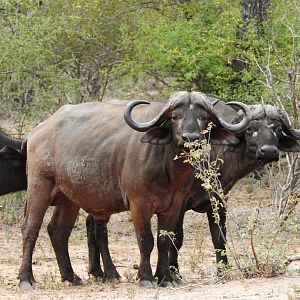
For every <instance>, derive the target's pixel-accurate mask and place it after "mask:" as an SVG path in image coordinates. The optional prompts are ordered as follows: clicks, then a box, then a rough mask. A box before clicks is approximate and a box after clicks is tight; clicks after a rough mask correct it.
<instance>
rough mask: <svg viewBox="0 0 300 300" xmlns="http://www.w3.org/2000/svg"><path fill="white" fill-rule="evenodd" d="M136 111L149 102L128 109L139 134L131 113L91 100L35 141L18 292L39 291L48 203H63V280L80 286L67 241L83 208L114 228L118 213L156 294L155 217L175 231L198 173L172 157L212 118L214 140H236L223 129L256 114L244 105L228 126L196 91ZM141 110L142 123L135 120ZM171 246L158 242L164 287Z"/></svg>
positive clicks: (59, 236)
mask: <svg viewBox="0 0 300 300" xmlns="http://www.w3.org/2000/svg"><path fill="white" fill-rule="evenodd" d="M139 104H149V103H148V102H145V101H134V102H132V103H129V105H128V106H127V108H126V110H125V112H124V117H125V120H126V122H127V124H128V125H129V126H131V127H132V128H133V129H134V130H132V129H131V128H129V127H128V126H126V123H125V120H124V117H123V111H124V107H122V106H120V105H112V104H106V103H85V104H78V105H66V106H64V107H62V108H60V109H59V110H58V111H57V112H56V113H55V114H54V115H53V116H51V117H50V118H48V119H47V120H46V121H45V122H43V123H42V124H40V125H39V126H37V127H36V128H35V129H34V130H33V131H32V132H31V133H30V134H29V136H28V139H27V149H28V150H27V174H28V189H27V192H28V200H27V206H26V211H25V220H24V224H23V226H22V235H23V258H22V264H21V267H20V271H19V279H20V286H21V287H24V288H26V287H28V288H31V287H34V285H35V279H34V277H33V272H32V254H33V249H34V247H35V242H36V239H37V236H38V233H39V230H40V227H41V224H42V221H43V217H44V214H45V212H46V210H47V208H48V207H49V205H56V208H55V210H54V213H53V216H52V219H51V221H50V223H49V225H48V232H49V235H50V239H51V242H52V245H53V248H54V251H55V254H56V258H57V262H58V266H59V269H60V272H61V276H62V279H63V280H68V281H70V282H72V283H74V284H80V283H82V281H81V279H80V278H79V277H78V276H77V275H76V274H75V273H74V271H73V269H72V266H71V262H70V258H69V254H68V238H69V235H70V233H71V230H72V228H73V225H74V222H75V219H76V216H77V214H78V211H79V208H83V209H84V210H86V211H87V212H89V213H90V214H91V215H92V216H93V218H94V220H96V222H97V221H108V220H109V218H110V216H111V214H113V213H117V212H121V211H124V210H129V209H130V211H131V214H132V220H133V223H134V227H135V232H136V236H137V240H138V245H139V249H140V267H139V271H138V277H139V279H140V283H141V285H142V286H145V287H154V286H155V284H156V283H155V281H154V277H153V275H152V270H151V265H150V254H151V251H152V249H153V235H152V232H151V227H150V219H151V217H152V215H153V214H157V216H158V229H159V230H164V231H174V229H175V225H176V223H177V219H178V215H179V213H180V209H181V205H182V202H183V200H184V199H186V198H187V196H188V193H189V191H190V185H191V183H192V182H193V179H192V178H193V176H194V175H193V174H194V170H193V168H192V167H191V166H189V165H187V164H183V163H182V162H181V161H175V160H174V157H175V155H176V154H178V153H180V151H181V149H182V147H183V145H184V142H185V141H188V140H190V141H193V140H196V139H203V138H204V135H203V133H202V132H203V130H204V129H205V128H206V127H207V125H208V123H209V122H211V121H212V122H213V123H214V124H215V125H216V127H214V129H213V131H212V133H211V140H212V142H213V143H216V144H236V143H238V139H236V138H235V136H234V135H233V134H232V133H229V132H228V131H227V130H225V129H223V128H226V129H228V130H230V131H231V132H238V131H240V130H242V129H244V128H245V127H246V126H247V124H248V122H249V120H250V116H251V114H250V111H249V109H248V107H247V106H245V105H243V104H241V103H240V104H239V106H240V107H241V108H242V109H243V111H244V113H245V117H244V118H243V120H242V121H241V122H240V123H238V124H229V123H226V122H225V121H224V120H222V119H221V118H220V117H219V116H218V114H217V113H216V111H215V110H214V108H213V106H212V105H211V103H210V102H209V101H208V99H207V97H206V96H205V95H204V94H201V93H197V92H192V93H188V92H177V93H175V94H173V95H172V96H171V97H170V99H169V101H168V102H167V103H151V104H150V105H147V106H146V107H145V106H143V107H141V106H140V105H139ZM136 106H138V107H137V108H136V109H135V112H136V115H135V116H136V118H138V119H139V121H135V119H133V117H132V116H131V114H132V109H133V108H134V107H136ZM137 116H138V117H137ZM151 118H152V121H148V122H145V120H149V119H151ZM141 122H142V123H141ZM143 122H145V123H143ZM169 246H170V242H169V239H168V238H167V237H166V236H159V237H158V242H157V247H158V256H159V258H158V264H157V269H156V276H157V277H158V280H159V282H160V283H162V284H163V285H170V284H171V282H172V278H171V276H170V270H169V262H168V253H169Z"/></svg>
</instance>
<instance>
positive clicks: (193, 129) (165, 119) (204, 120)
mask: <svg viewBox="0 0 300 300" xmlns="http://www.w3.org/2000/svg"><path fill="white" fill-rule="evenodd" d="M139 104H149V102H147V101H141V100H136V101H132V102H130V103H129V104H128V105H127V107H126V109H125V112H124V118H125V120H126V122H127V124H128V125H129V126H130V127H131V128H133V129H135V130H137V131H140V132H146V134H145V135H144V136H143V138H142V140H141V141H142V142H144V143H151V144H156V145H166V144H169V143H170V142H171V141H173V142H174V143H175V144H176V145H177V146H179V147H182V146H183V145H184V143H185V142H187V141H195V140H202V139H203V138H204V135H203V131H204V130H205V129H206V128H207V126H208V124H209V123H210V122H213V123H214V124H215V125H216V126H215V127H213V129H212V131H211V133H210V142H211V143H212V144H217V145H224V144H238V143H239V140H238V139H237V138H236V137H235V136H234V135H233V134H232V133H237V132H239V131H241V130H243V129H244V128H245V127H246V126H247V124H248V123H249V121H250V119H251V113H250V110H249V108H248V107H247V106H246V105H244V104H242V103H239V102H238V103H237V102H232V103H228V104H229V105H230V104H234V105H236V106H239V107H240V108H241V109H242V111H243V112H244V117H243V119H242V121H241V122H239V123H238V124H229V123H227V122H225V121H224V120H223V119H222V118H221V117H220V116H219V115H218V113H217V112H216V110H215V109H214V107H213V105H212V104H211V102H210V101H209V99H208V98H207V96H206V95H205V94H202V93H199V92H191V93H189V92H185V91H180V92H176V93H174V94H173V95H172V96H171V97H170V98H169V101H168V102H167V103H166V105H165V106H164V108H163V109H162V111H161V112H160V113H159V114H158V115H157V116H156V117H155V118H154V119H153V120H151V121H149V122H146V123H140V122H137V121H135V120H134V119H133V118H132V116H131V112H132V109H133V108H134V107H135V106H137V105H139Z"/></svg>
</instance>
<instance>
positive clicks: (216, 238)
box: [207, 207, 228, 265]
mask: <svg viewBox="0 0 300 300" xmlns="http://www.w3.org/2000/svg"><path fill="white" fill-rule="evenodd" d="M218 213H219V217H220V221H219V224H217V223H216V222H215V218H214V216H213V210H212V209H210V210H209V211H208V212H207V217H208V222H209V229H210V233H211V237H212V242H213V244H214V248H215V251H216V261H217V263H220V262H223V263H224V264H225V265H227V264H228V259H227V254H226V209H225V208H224V207H220V208H219V211H218Z"/></svg>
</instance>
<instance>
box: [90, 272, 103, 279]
mask: <svg viewBox="0 0 300 300" xmlns="http://www.w3.org/2000/svg"><path fill="white" fill-rule="evenodd" d="M89 275H92V276H93V277H95V278H96V279H99V280H101V279H103V278H104V273H103V272H102V271H90V272H89Z"/></svg>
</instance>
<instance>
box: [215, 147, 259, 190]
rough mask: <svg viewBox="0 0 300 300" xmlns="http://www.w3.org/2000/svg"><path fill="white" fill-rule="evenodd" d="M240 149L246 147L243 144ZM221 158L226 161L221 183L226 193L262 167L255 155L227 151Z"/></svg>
mask: <svg viewBox="0 0 300 300" xmlns="http://www.w3.org/2000/svg"><path fill="white" fill-rule="evenodd" d="M239 147H243V148H245V145H244V144H243V143H242V144H241V145H239ZM220 158H222V159H223V160H224V164H223V165H222V166H221V174H222V175H221V182H222V187H223V190H224V192H225V193H227V192H228V191H229V190H230V189H231V188H232V187H233V185H234V184H235V183H236V182H237V181H238V180H239V179H241V178H243V177H245V176H246V175H248V174H249V173H251V172H252V171H254V170H255V169H256V168H258V167H260V166H261V163H259V162H258V161H257V160H256V158H255V156H254V155H253V156H250V155H247V154H246V153H245V151H233V152H232V151H225V152H224V153H223V155H222V156H220Z"/></svg>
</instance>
